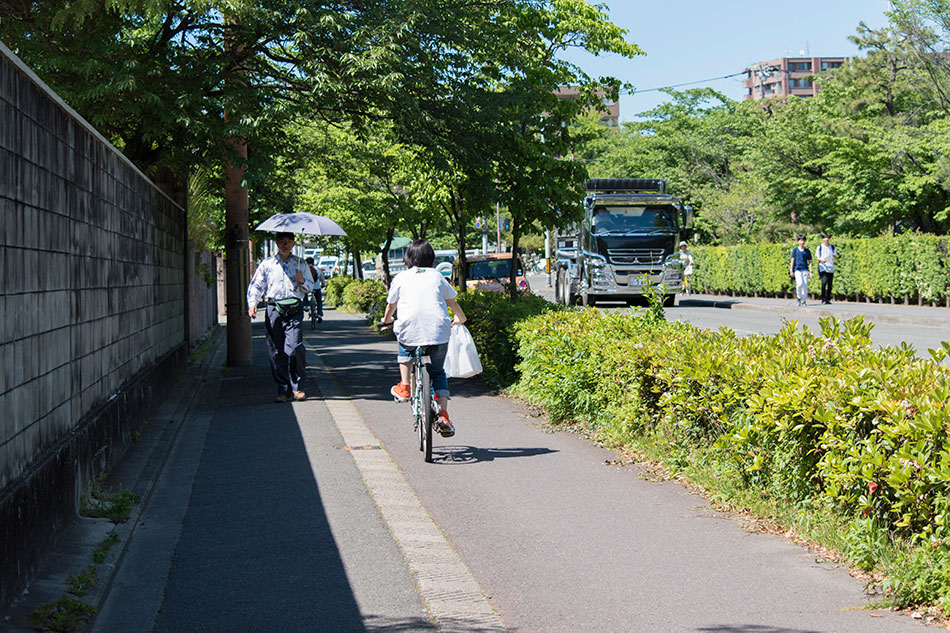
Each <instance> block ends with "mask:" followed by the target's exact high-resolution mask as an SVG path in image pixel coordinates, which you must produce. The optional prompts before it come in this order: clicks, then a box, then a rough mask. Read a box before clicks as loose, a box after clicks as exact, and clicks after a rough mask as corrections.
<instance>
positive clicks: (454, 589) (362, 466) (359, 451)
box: [308, 348, 506, 633]
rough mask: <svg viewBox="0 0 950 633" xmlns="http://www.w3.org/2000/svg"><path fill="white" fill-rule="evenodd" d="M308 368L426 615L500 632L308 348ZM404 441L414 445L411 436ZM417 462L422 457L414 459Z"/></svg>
mask: <svg viewBox="0 0 950 633" xmlns="http://www.w3.org/2000/svg"><path fill="white" fill-rule="evenodd" d="M308 352H310V354H309V356H310V358H312V359H313V361H312V362H313V365H314V366H315V368H317V369H318V370H320V372H321V373H322V374H323V376H321V377H320V379H317V380H315V381H314V382H315V383H316V384H317V385H319V389H320V392H321V393H322V395H323V397H324V400H323V402H324V404H325V405H326V407H327V409H329V411H330V415H331V416H332V417H333V421H334V423H335V424H336V426H337V429H339V431H340V435H342V436H343V442H344V444H345V445H346V446H347V447H351V448H353V449H356V450H350V451H349V452H350V455H352V456H353V461H354V462H356V467H357V468H358V469H359V471H360V474H361V475H362V477H363V481H364V482H365V483H366V487H367V488H368V489H369V493H370V495H372V497H373V499H374V500H375V501H376V505H377V507H378V508H379V512H380V514H381V515H382V517H383V520H384V521H385V522H386V525H387V526H388V527H389V530H390V532H391V533H392V535H393V539H394V540H395V541H396V544H397V545H398V546H399V549H400V550H401V551H402V554H403V556H404V557H405V559H406V564H407V565H408V567H409V571H410V572H412V575H413V576H414V577H415V579H416V583H417V585H418V587H419V593H420V595H421V596H422V599H423V601H424V602H425V604H426V607H427V608H428V610H429V614H430V616H431V617H432V618H433V619H434V620H435V623H436V625H437V626H438V628H439V631H442V632H443V633H475V632H477V633H504V632H505V631H506V629H505V627H504V625H503V624H502V623H501V618H500V617H499V616H498V614H497V613H496V612H495V609H494V608H493V607H492V605H491V603H489V601H488V599H487V598H486V597H485V594H484V593H483V592H482V590H481V588H480V587H479V586H478V582H476V580H475V578H474V577H473V576H472V574H471V572H470V571H469V570H468V568H467V567H466V566H465V564H464V563H463V562H462V560H461V559H460V558H459V556H458V554H457V553H456V552H455V550H454V549H453V548H452V546H451V545H450V544H449V542H448V541H447V540H446V538H445V536H444V535H443V534H442V531H441V530H440V529H439V527H438V526H437V525H436V523H435V521H434V520H433V519H432V517H431V516H430V515H429V513H428V512H427V511H426V509H425V507H424V506H423V505H422V502H421V501H420V500H419V497H417V496H416V493H415V492H414V491H413V490H412V488H411V487H410V486H409V482H408V481H406V478H405V477H404V476H403V474H402V472H400V470H399V467H398V466H396V464H395V462H393V460H392V458H391V457H390V456H389V453H388V452H386V450H385V449H383V448H379V447H380V442H379V439H378V438H377V437H376V436H375V435H373V432H372V431H370V429H369V427H367V426H366V422H364V420H363V417H362V415H360V412H359V411H358V410H357V409H356V407H355V406H354V405H353V403H352V401H351V400H350V399H349V397H348V395H347V394H346V393H345V392H344V390H343V388H342V387H341V386H340V384H339V382H338V381H337V380H336V377H335V376H334V375H333V372H332V370H330V368H329V367H327V366H326V364H325V363H324V362H323V359H322V358H320V355H319V354H317V353H316V351H315V350H313V349H312V348H311V349H309V350H308ZM407 439H408V440H410V441H415V437H412V438H410V437H409V434H408V433H407ZM420 459H422V457H421V456H420Z"/></svg>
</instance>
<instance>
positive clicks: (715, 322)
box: [529, 275, 950, 358]
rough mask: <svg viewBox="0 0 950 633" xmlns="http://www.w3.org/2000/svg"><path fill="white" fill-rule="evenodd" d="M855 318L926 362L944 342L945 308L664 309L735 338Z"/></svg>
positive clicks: (789, 304)
mask: <svg viewBox="0 0 950 633" xmlns="http://www.w3.org/2000/svg"><path fill="white" fill-rule="evenodd" d="M529 282H530V283H531V289H532V291H533V292H535V294H538V295H540V296H543V297H546V298H548V299H549V300H552V301H553V300H554V290H553V289H551V288H548V287H547V285H546V278H545V277H544V276H540V275H538V276H532V277H530V278H529ZM713 302H719V303H720V304H722V305H731V306H732V308H731V309H724V308H722V307H712V304H713ZM598 307H599V308H601V309H604V310H624V311H627V310H629V308H627V307H626V306H625V305H623V304H619V303H615V304H611V303H603V304H598ZM857 313H861V314H865V315H866V317H867V318H868V320H870V321H871V322H872V323H874V329H873V330H872V331H871V339H872V341H873V342H874V343H875V344H876V345H878V346H881V347H883V346H886V345H895V346H897V345H901V344H902V343H907V344H909V345H912V346H913V347H914V349H915V350H916V351H917V353H918V355H919V356H922V357H924V358H929V354H928V352H927V350H929V349H934V348H939V347H940V343H941V342H942V341H948V340H950V310H948V309H946V308H920V307H917V306H891V305H879V304H861V303H834V304H832V305H831V306H822V305H820V304H818V303H812V304H810V305H808V306H806V307H804V308H800V307H798V306H796V305H795V300H794V299H752V298H736V299H724V298H720V297H713V296H703V297H693V298H692V300H691V299H690V298H686V297H683V296H682V295H678V296H677V301H676V305H675V306H674V307H672V308H667V309H666V316H667V319H669V320H671V321H674V320H676V321H684V322H686V323H691V324H693V325H695V326H697V327H701V328H707V329H718V328H720V327H728V328H729V329H731V330H733V331H735V332H736V333H737V334H739V335H741V336H746V335H750V334H775V333H777V332H778V331H779V330H780V329H781V328H782V327H783V326H784V324H785V323H786V322H787V321H796V322H797V323H798V324H799V325H800V326H804V327H808V328H809V329H811V330H812V331H814V332H819V331H821V328H820V326H819V324H818V320H819V318H821V317H823V316H838V317H839V318H842V319H846V318H849V317H851V316H854V315H855V314H857Z"/></svg>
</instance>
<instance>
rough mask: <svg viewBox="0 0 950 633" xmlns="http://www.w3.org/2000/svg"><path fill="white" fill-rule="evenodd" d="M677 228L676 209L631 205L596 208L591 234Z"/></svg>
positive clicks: (592, 218) (599, 206)
mask: <svg viewBox="0 0 950 633" xmlns="http://www.w3.org/2000/svg"><path fill="white" fill-rule="evenodd" d="M675 228H676V209H675V208H673V207H671V206H662V205H661V206H651V205H631V206H613V205H611V206H603V205H597V206H595V207H594V213H593V215H592V216H591V222H590V230H591V233H594V234H595V235H596V234H603V233H629V232H632V231H654V230H657V229H675Z"/></svg>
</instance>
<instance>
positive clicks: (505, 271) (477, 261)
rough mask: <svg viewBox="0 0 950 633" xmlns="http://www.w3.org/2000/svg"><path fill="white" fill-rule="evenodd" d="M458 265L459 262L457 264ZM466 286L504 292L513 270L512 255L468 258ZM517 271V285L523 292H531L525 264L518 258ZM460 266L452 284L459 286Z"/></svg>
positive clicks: (500, 254) (495, 254) (502, 254)
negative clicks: (525, 273)
mask: <svg viewBox="0 0 950 633" xmlns="http://www.w3.org/2000/svg"><path fill="white" fill-rule="evenodd" d="M456 264H458V262H456ZM466 264H467V270H466V272H467V274H466V276H465V279H466V286H467V287H468V288H473V289H477V290H488V291H491V292H504V291H505V290H506V285H507V284H508V279H509V271H510V270H511V253H491V254H488V255H473V256H470V257H468V258H467V260H466ZM517 266H518V268H517V270H516V271H515V284H517V286H518V290H519V291H521V292H530V290H531V288H530V286H528V280H527V279H525V276H524V263H523V262H522V261H521V258H520V257H519V258H518V262H517ZM458 277H459V270H458V265H456V266H455V267H454V268H453V275H452V283H454V284H458Z"/></svg>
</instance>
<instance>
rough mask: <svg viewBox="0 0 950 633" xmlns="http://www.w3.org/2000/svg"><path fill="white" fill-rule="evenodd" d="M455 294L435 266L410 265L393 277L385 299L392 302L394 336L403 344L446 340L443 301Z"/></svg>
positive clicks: (449, 324) (448, 323)
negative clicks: (417, 266) (393, 308)
mask: <svg viewBox="0 0 950 633" xmlns="http://www.w3.org/2000/svg"><path fill="white" fill-rule="evenodd" d="M457 294H458V293H457V292H455V288H453V287H452V286H450V285H449V282H447V281H446V280H445V277H443V276H442V273H440V272H439V271H437V270H436V269H435V268H416V267H413V268H410V269H409V270H404V271H402V272H401V273H399V274H398V275H396V276H395V277H394V278H393V281H392V283H391V284H390V285H389V295H388V296H387V297H386V301H387V302H389V303H395V304H396V322H395V323H394V324H393V332H394V333H395V334H396V339H397V340H398V341H399V342H400V343H402V344H403V345H404V346H407V347H415V346H418V345H440V344H442V343H448V342H449V334H450V333H451V331H452V320H451V319H450V318H449V310H448V307H447V306H446V304H445V300H446V299H454V298H455V296H456V295H457Z"/></svg>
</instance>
